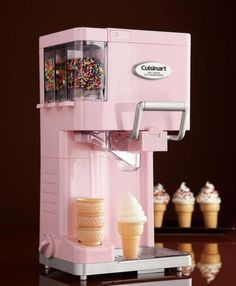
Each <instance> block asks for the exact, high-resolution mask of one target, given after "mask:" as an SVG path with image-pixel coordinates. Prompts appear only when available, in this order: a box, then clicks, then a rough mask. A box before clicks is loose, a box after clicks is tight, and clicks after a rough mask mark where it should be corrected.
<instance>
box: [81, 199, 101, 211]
mask: <svg viewBox="0 0 236 286" xmlns="http://www.w3.org/2000/svg"><path fill="white" fill-rule="evenodd" d="M76 204H77V212H78V213H82V214H103V213H104V199H102V198H78V199H76Z"/></svg>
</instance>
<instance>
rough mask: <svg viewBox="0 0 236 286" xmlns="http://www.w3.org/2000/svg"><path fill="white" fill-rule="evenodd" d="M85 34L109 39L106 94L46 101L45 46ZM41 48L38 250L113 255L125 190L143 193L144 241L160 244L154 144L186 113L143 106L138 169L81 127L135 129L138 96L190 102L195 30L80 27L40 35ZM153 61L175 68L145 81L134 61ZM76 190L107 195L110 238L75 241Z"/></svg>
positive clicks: (69, 257) (93, 257)
mask: <svg viewBox="0 0 236 286" xmlns="http://www.w3.org/2000/svg"><path fill="white" fill-rule="evenodd" d="M80 40H81V41H104V42H107V51H106V52H107V59H108V60H107V74H106V93H107V101H65V102H60V103H57V102H55V103H44V50H43V49H44V48H46V47H49V46H55V45H59V44H63V43H68V42H73V41H80ZM39 52H40V104H38V108H40V126H41V186H40V190H41V193H40V194H41V198H40V252H41V253H42V254H44V255H45V256H46V257H56V258H60V259H63V260H66V261H70V262H73V263H93V262H108V261H113V260H114V249H115V248H118V247H120V238H119V234H118V232H117V223H116V221H117V212H118V206H119V204H120V202H121V200H122V198H123V197H124V196H125V194H126V193H127V192H131V193H132V194H133V195H134V196H135V197H137V199H138V201H139V202H140V203H141V205H142V206H143V208H144V211H145V214H146V215H147V217H148V222H147V223H146V224H145V230H144V234H143V235H142V239H141V244H142V245H143V246H154V223H153V151H167V136H166V132H167V131H171V130H178V129H179V126H180V118H181V113H180V112H146V113H145V112H144V113H143V117H142V122H141V127H140V130H141V133H140V137H139V140H138V141H136V142H133V143H132V142H129V144H128V145H129V150H128V151H130V150H131V151H132V150H135V152H137V150H138V152H140V153H141V167H140V168H139V169H138V170H137V171H133V172H124V171H121V170H120V169H119V168H118V167H117V160H116V159H115V158H114V157H113V156H112V155H111V154H110V153H108V152H106V151H104V150H102V149H100V148H98V147H96V146H94V145H93V144H90V143H82V142H78V141H77V140H76V133H77V132H78V131H130V130H132V127H133V121H134V113H135V108H136V105H137V103H139V102H140V101H165V102H178V101H179V102H187V103H189V101H190V35H189V34H183V33H169V32H153V31H138V30H122V29H112V28H108V29H96V28H75V29H71V30H67V31H63V32H58V33H55V34H51V35H47V36H43V37H41V38H40V49H39ZM148 61H156V62H160V63H163V64H166V65H167V66H169V67H171V70H172V73H171V75H170V76H168V77H165V78H163V79H159V80H146V79H142V78H140V77H137V76H135V75H134V74H133V73H132V68H133V66H134V65H136V64H138V63H142V62H148ZM188 129H189V123H188ZM155 142H157V143H156V145H155ZM132 144H133V145H132ZM128 145H127V146H128ZM77 197H103V198H105V205H106V207H105V239H104V241H103V243H102V245H101V246H96V247H88V246H83V245H81V244H80V243H78V242H77V240H76V205H75V199H76V198H77ZM49 238H50V239H49Z"/></svg>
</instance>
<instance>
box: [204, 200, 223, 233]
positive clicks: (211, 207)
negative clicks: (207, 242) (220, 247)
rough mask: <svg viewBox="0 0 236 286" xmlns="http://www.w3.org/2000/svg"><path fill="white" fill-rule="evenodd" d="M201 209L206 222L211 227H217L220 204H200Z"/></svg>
mask: <svg viewBox="0 0 236 286" xmlns="http://www.w3.org/2000/svg"><path fill="white" fill-rule="evenodd" d="M200 210H201V212H202V214H203V219H204V224H205V226H206V227H209V228H216V227H217V224H218V212H219V210H220V204H207V203H205V204H204V203H203V204H200Z"/></svg>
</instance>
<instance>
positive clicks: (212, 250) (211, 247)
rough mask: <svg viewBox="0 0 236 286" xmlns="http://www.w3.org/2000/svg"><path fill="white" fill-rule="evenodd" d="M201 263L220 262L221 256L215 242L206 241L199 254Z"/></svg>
mask: <svg viewBox="0 0 236 286" xmlns="http://www.w3.org/2000/svg"><path fill="white" fill-rule="evenodd" d="M201 262H202V263H220V262H221V258H220V254H219V250H218V244H217V243H206V244H205V245H204V248H203V252H202V254H201Z"/></svg>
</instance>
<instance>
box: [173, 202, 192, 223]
mask: <svg viewBox="0 0 236 286" xmlns="http://www.w3.org/2000/svg"><path fill="white" fill-rule="evenodd" d="M175 210H176V212H177V216H178V222H179V226H180V227H190V226H191V221H192V213H193V210H194V204H193V203H192V204H186V203H185V204H180V203H179V204H178V203H175Z"/></svg>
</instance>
